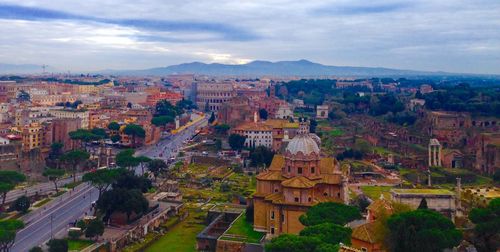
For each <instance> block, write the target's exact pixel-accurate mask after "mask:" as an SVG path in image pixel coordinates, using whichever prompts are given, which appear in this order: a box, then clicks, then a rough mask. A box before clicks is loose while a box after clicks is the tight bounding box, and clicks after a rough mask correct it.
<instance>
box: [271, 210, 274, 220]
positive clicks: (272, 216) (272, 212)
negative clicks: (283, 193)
mask: <svg viewBox="0 0 500 252" xmlns="http://www.w3.org/2000/svg"><path fill="white" fill-rule="evenodd" d="M271 220H274V211H271Z"/></svg>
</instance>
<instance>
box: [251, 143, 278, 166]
mask: <svg viewBox="0 0 500 252" xmlns="http://www.w3.org/2000/svg"><path fill="white" fill-rule="evenodd" d="M273 157H274V152H273V151H272V150H271V149H269V148H266V147H264V146H259V147H257V148H255V149H253V150H252V151H250V160H251V161H252V162H251V164H252V166H261V165H264V166H266V167H267V166H269V165H270V164H271V162H272V161H273Z"/></svg>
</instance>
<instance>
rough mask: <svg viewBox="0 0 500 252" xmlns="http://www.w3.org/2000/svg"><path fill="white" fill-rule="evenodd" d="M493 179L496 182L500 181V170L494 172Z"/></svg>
mask: <svg viewBox="0 0 500 252" xmlns="http://www.w3.org/2000/svg"><path fill="white" fill-rule="evenodd" d="M493 181H495V183H500V170H496V171H495V173H494V174H493Z"/></svg>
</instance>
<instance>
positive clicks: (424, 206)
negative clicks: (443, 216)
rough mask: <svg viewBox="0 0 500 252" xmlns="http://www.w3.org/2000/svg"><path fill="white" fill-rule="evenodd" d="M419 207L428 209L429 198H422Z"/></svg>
mask: <svg viewBox="0 0 500 252" xmlns="http://www.w3.org/2000/svg"><path fill="white" fill-rule="evenodd" d="M418 209H428V207H427V200H425V198H422V200H421V201H420V204H419V205H418Z"/></svg>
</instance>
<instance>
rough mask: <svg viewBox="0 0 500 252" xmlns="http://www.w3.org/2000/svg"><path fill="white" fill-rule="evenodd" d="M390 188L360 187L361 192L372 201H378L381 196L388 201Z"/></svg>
mask: <svg viewBox="0 0 500 252" xmlns="http://www.w3.org/2000/svg"><path fill="white" fill-rule="evenodd" d="M391 188H392V186H361V191H362V192H363V194H365V195H366V196H368V197H369V198H370V199H372V200H377V199H379V198H380V195H382V194H383V195H384V198H385V199H390V198H391V193H390V190H391Z"/></svg>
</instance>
